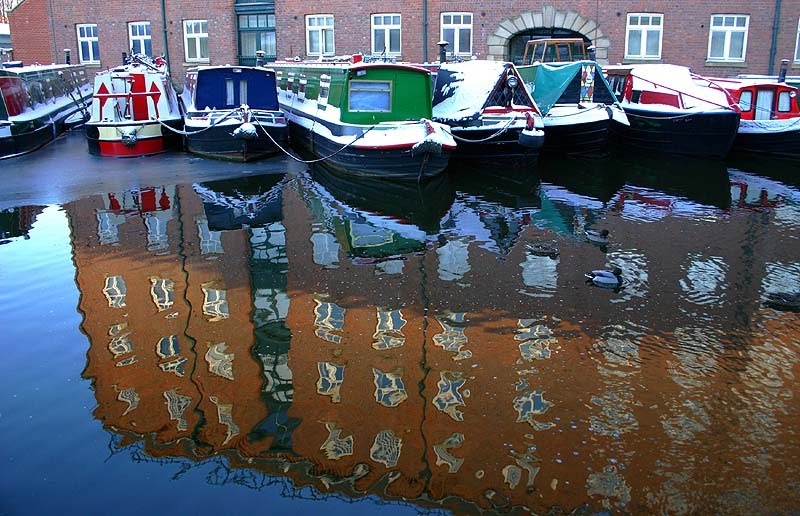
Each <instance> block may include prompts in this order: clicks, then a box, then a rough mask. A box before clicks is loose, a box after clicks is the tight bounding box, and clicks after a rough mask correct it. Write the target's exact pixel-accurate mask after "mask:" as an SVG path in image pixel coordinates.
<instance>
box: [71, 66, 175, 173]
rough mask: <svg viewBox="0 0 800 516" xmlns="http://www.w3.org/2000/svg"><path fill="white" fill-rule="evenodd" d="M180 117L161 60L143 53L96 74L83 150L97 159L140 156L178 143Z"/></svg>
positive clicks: (167, 74) (165, 68)
mask: <svg viewBox="0 0 800 516" xmlns="http://www.w3.org/2000/svg"><path fill="white" fill-rule="evenodd" d="M182 130H183V115H182V114H181V111H180V106H179V104H178V95H177V93H175V89H174V88H173V86H172V80H171V78H170V75H169V72H168V71H167V62H166V61H165V60H164V59H163V58H161V57H157V58H155V59H151V58H150V57H149V56H147V55H145V54H133V55H131V56H129V57H126V58H125V60H124V64H123V65H122V66H118V67H116V68H111V69H109V70H104V71H102V72H98V73H97V75H96V76H95V79H94V94H93V96H92V109H91V117H90V118H89V121H88V122H86V139H87V141H88V144H89V152H90V153H91V154H96V155H99V156H120V157H123V156H146V155H150V154H158V153H160V152H164V151H166V150H172V149H175V150H179V149H181V147H182V145H183V136H182V135H181V131H182Z"/></svg>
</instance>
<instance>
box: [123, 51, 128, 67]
mask: <svg viewBox="0 0 800 516" xmlns="http://www.w3.org/2000/svg"><path fill="white" fill-rule="evenodd" d="M126 64H128V54H126V53H125V52H123V53H122V66H125V65H126Z"/></svg>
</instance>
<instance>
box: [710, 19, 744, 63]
mask: <svg viewBox="0 0 800 516" xmlns="http://www.w3.org/2000/svg"><path fill="white" fill-rule="evenodd" d="M749 24H750V17H749V16H747V15H742V14H715V15H714V16H712V17H711V30H710V31H709V36H708V60H709V61H740V62H741V61H744V56H745V51H746V50H747V27H748V25H749Z"/></svg>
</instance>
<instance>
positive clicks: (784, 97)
mask: <svg viewBox="0 0 800 516" xmlns="http://www.w3.org/2000/svg"><path fill="white" fill-rule="evenodd" d="M791 110H792V92H789V91H782V92H780V93H778V112H780V113H788V112H789V111H791Z"/></svg>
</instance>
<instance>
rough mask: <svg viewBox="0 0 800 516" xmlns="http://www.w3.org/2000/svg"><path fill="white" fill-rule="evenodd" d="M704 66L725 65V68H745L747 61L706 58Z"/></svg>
mask: <svg viewBox="0 0 800 516" xmlns="http://www.w3.org/2000/svg"><path fill="white" fill-rule="evenodd" d="M706 66H711V67H714V66H718V67H725V68H747V63H746V62H744V61H708V60H706Z"/></svg>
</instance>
